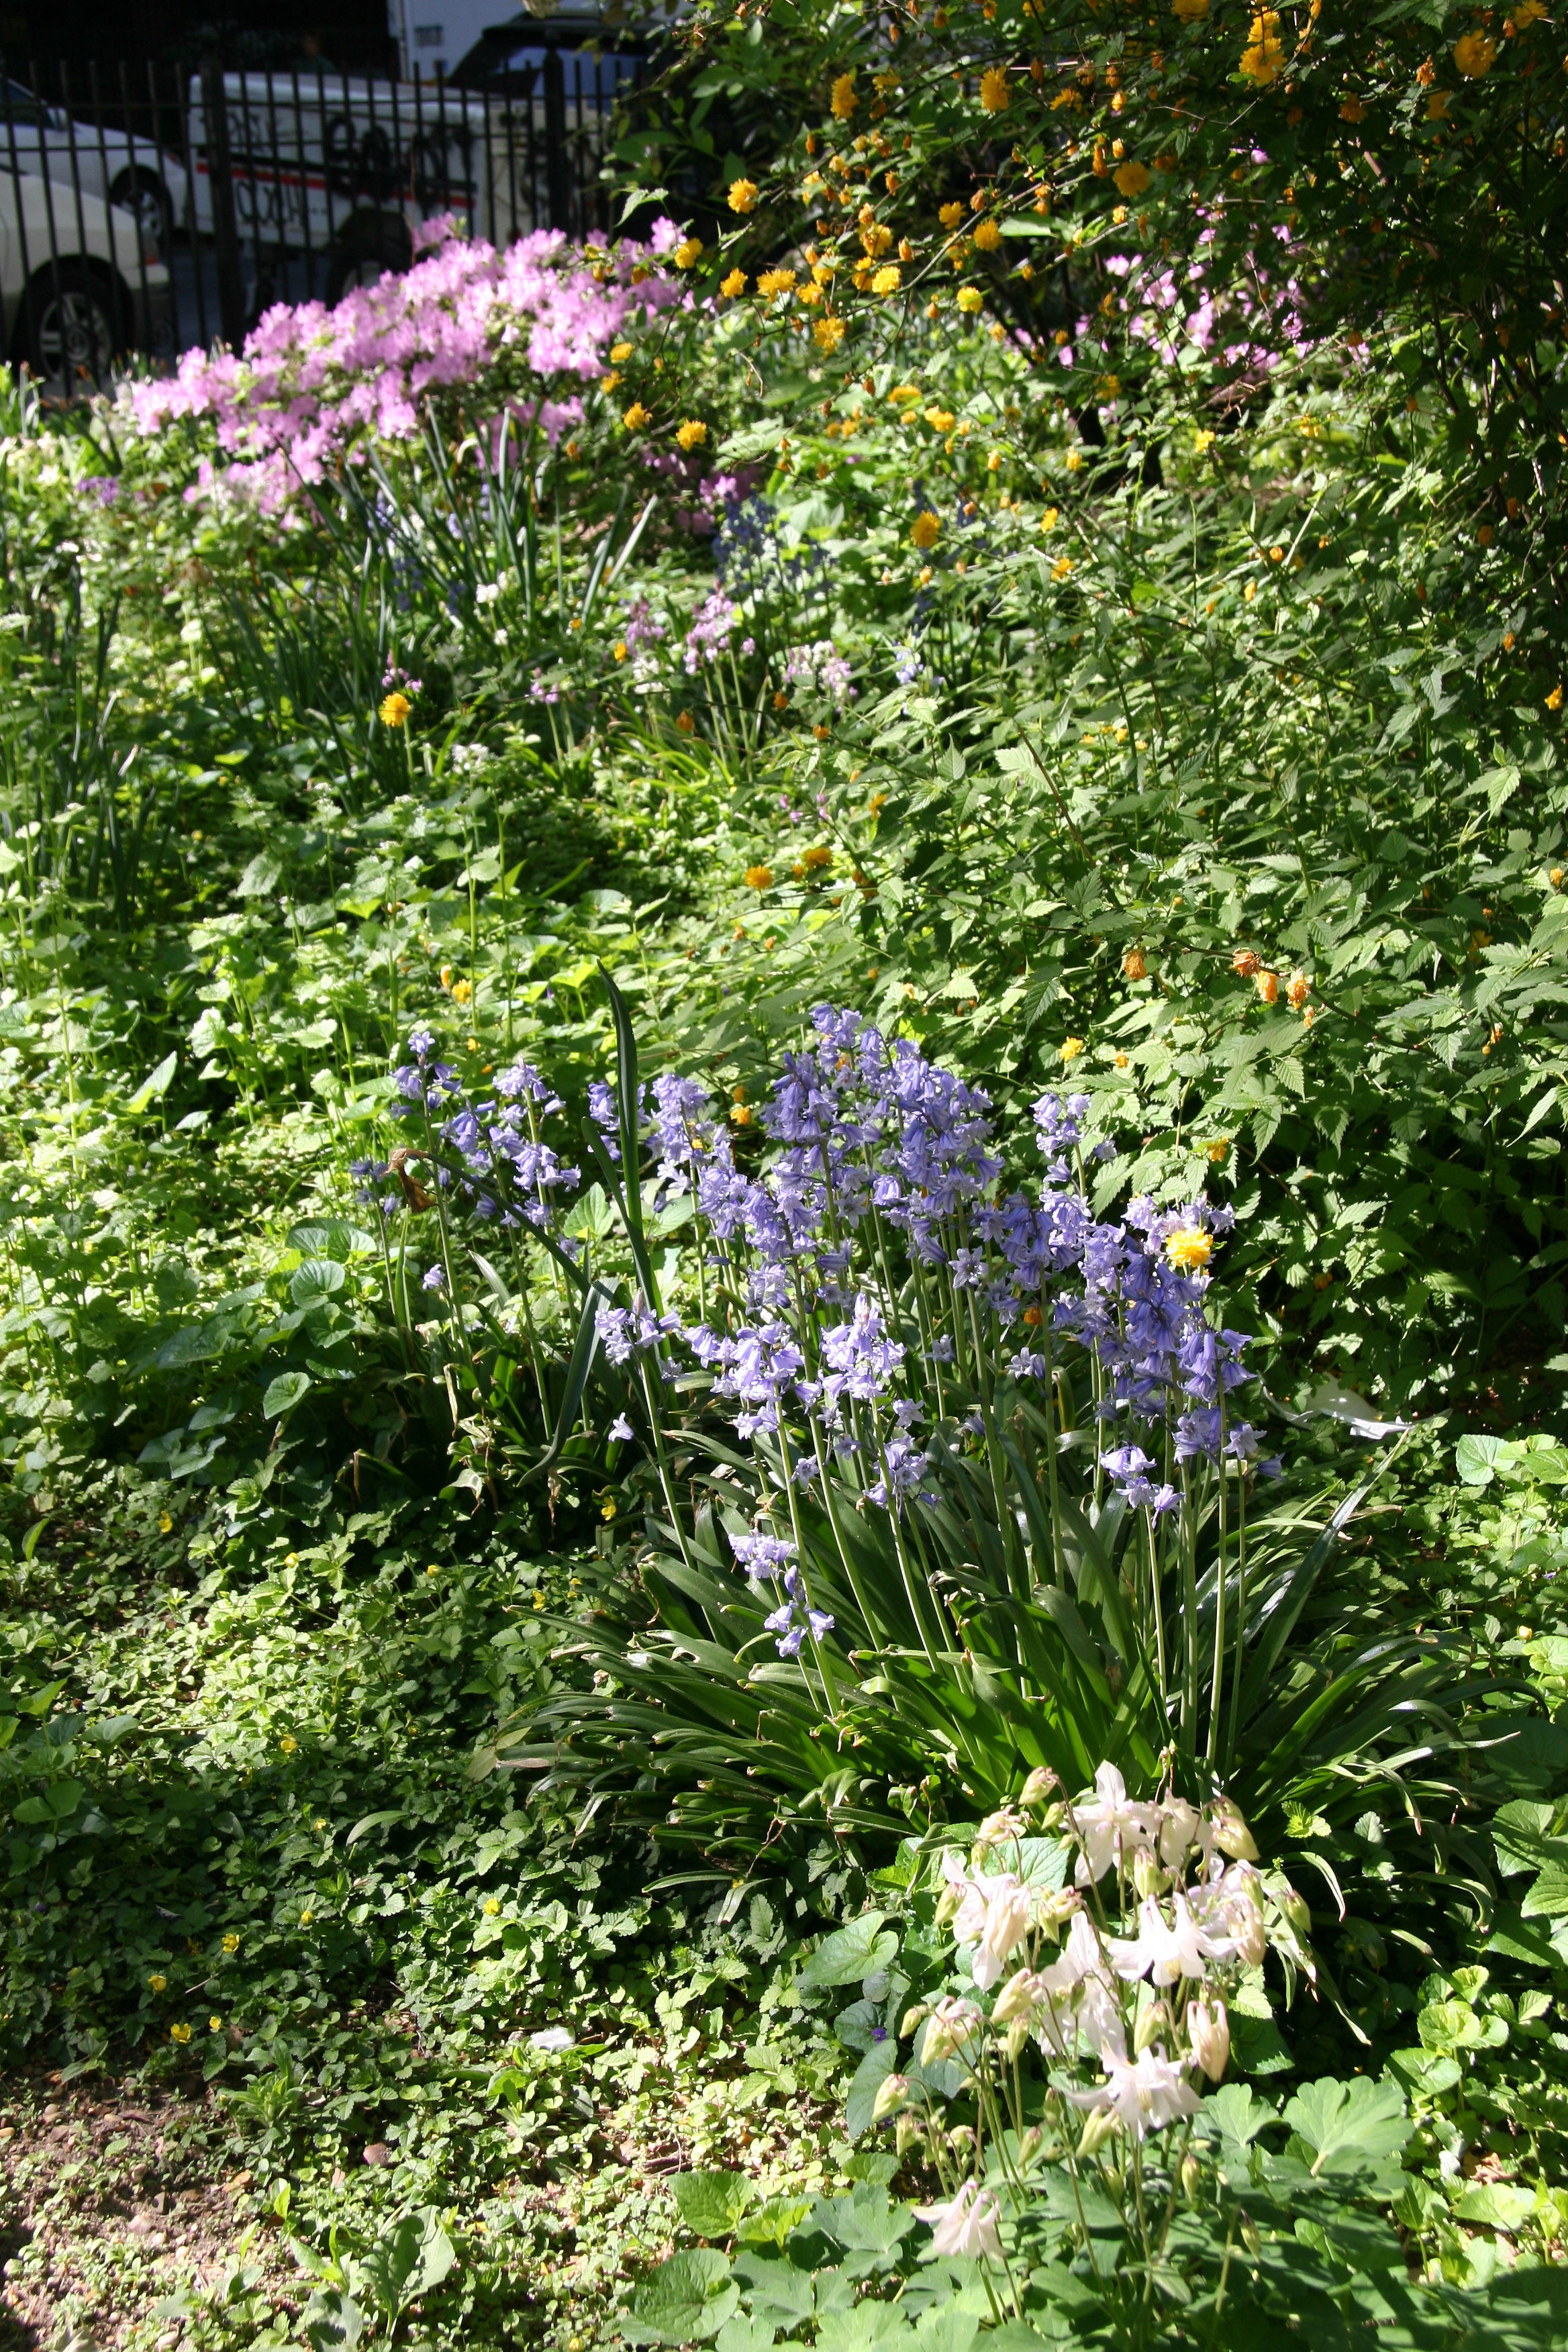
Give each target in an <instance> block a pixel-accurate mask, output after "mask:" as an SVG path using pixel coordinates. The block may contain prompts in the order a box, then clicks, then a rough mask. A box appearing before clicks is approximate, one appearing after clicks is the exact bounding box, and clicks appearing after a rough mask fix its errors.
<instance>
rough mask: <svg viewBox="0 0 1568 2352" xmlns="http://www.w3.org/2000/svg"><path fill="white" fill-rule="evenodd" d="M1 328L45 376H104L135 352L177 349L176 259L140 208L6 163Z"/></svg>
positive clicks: (68, 384)
mask: <svg viewBox="0 0 1568 2352" xmlns="http://www.w3.org/2000/svg"><path fill="white" fill-rule="evenodd" d="M0 331H3V332H4V338H5V340H4V349H3V352H0V356H4V357H5V358H8V359H10V360H12V361H14V362H17V363H18V364H22V365H26V367H28V368H30V369H31V370H32V372H33V373H34V374H35V375H36V376H38V377H40V378H41V379H42V380H43V381H44V382H45V383H48V384H51V385H55V386H58V387H59V388H60V389H62V390H70V391H75V390H78V389H79V387H80V385H81V384H82V383H83V382H84V380H85V381H89V382H91V383H100V384H101V383H104V382H106V380H107V378H108V375H109V372H110V367H111V366H112V365H113V363H114V362H115V361H116V360H118V359H121V358H123V357H124V356H125V355H126V354H127V353H129V352H132V351H142V352H150V353H152V354H153V356H155V357H159V358H167V357H172V356H173V353H174V289H173V287H172V285H171V283H170V278H169V271H168V267H167V265H166V263H164V262H163V260H162V259H161V258H160V257H159V252H158V247H157V245H156V244H155V243H154V241H153V238H152V237H151V236H149V235H148V233H147V231H146V229H145V227H144V226H143V224H142V222H141V221H140V220H138V219H137V217H136V215H135V214H134V213H130V212H126V211H124V210H123V209H122V208H121V206H119V205H106V204H103V203H102V202H101V201H100V199H99V198H98V197H96V196H89V195H87V194H82V195H80V196H79V195H78V194H77V192H76V190H75V189H74V188H72V187H68V186H66V185H63V184H61V183H60V182H58V181H56V180H44V179H34V178H33V177H31V175H30V174H28V173H24V172H18V173H16V175H15V176H13V175H12V174H11V173H7V172H5V171H3V170H0Z"/></svg>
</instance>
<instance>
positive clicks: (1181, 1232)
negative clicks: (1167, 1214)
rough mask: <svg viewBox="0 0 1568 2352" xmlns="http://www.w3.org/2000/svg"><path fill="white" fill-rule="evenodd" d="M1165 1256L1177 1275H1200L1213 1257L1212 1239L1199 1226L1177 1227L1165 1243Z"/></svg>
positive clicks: (1210, 1235) (1211, 1236)
mask: <svg viewBox="0 0 1568 2352" xmlns="http://www.w3.org/2000/svg"><path fill="white" fill-rule="evenodd" d="M1165 1255H1166V1256H1167V1258H1169V1260H1170V1262H1171V1264H1172V1265H1173V1266H1174V1267H1175V1269H1176V1272H1177V1273H1178V1274H1201V1273H1202V1272H1203V1270H1204V1268H1205V1265H1207V1264H1208V1262H1209V1260H1210V1258H1211V1257H1213V1255H1214V1237H1213V1235H1212V1234H1205V1232H1204V1230H1203V1228H1202V1226H1201V1225H1179V1226H1178V1227H1177V1228H1176V1231H1175V1232H1174V1233H1173V1234H1171V1235H1170V1237H1169V1239H1168V1240H1167V1241H1166V1244H1165Z"/></svg>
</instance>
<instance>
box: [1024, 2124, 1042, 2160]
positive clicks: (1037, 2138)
mask: <svg viewBox="0 0 1568 2352" xmlns="http://www.w3.org/2000/svg"><path fill="white" fill-rule="evenodd" d="M1045 2144H1046V2136H1045V2133H1044V2132H1043V2131H1042V2130H1041V2129H1040V2126H1039V2125H1038V2124H1031V2125H1030V2126H1029V2127H1028V2129H1027V2131H1026V2132H1025V2134H1024V2136H1023V2137H1022V2138H1021V2139H1020V2140H1019V2142H1018V2155H1019V2158H1020V2159H1021V2161H1022V2162H1023V2163H1025V2164H1033V2162H1034V2160H1035V2158H1036V2157H1037V2156H1038V2154H1039V2152H1040V2150H1041V2148H1042V2147H1044V2146H1045Z"/></svg>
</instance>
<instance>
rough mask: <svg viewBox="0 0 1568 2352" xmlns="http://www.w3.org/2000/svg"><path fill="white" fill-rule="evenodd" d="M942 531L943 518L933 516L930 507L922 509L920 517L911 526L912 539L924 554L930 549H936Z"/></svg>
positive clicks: (917, 516)
mask: <svg viewBox="0 0 1568 2352" xmlns="http://www.w3.org/2000/svg"><path fill="white" fill-rule="evenodd" d="M941 530H942V520H941V517H940V516H938V515H933V514H932V512H931V509H930V508H929V507H925V508H922V509H921V512H920V513H919V514H918V515H916V517H915V519H914V520H913V522H912V523H911V524H910V538H911V539H912V540H913V541H914V543H915V545H916V546H917V547H918V548H919V549H920V550H921V552H922V553H923V552H924V551H925V550H926V549H927V548H928V547H934V546H935V545H936V542H937V539H938V537H939V535H940V533H941Z"/></svg>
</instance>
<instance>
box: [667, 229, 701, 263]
mask: <svg viewBox="0 0 1568 2352" xmlns="http://www.w3.org/2000/svg"><path fill="white" fill-rule="evenodd" d="M701 258H702V239H701V238H700V236H683V237H682V238H681V240H680V243H679V245H678V246H677V247H676V248H675V251H674V252H673V253H672V254H671V255H670V259H671V260H672V261H673V262H674V264H675V266H676V268H677V269H694V268H696V266H697V264H698V263H699V262H700V260H701Z"/></svg>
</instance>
